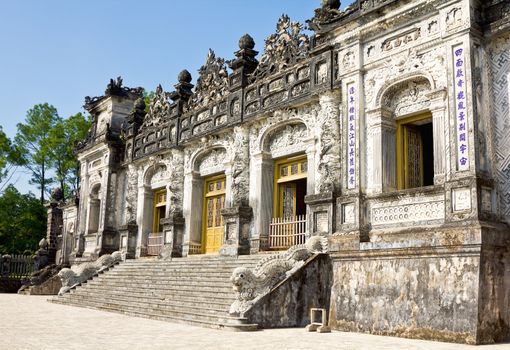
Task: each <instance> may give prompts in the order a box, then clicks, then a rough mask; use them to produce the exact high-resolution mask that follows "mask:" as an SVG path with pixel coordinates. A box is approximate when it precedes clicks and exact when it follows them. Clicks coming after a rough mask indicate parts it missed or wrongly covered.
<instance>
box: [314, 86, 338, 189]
mask: <svg viewBox="0 0 510 350" xmlns="http://www.w3.org/2000/svg"><path fill="white" fill-rule="evenodd" d="M319 104H320V107H321V109H320V112H319V120H318V123H317V131H318V143H317V156H316V157H315V162H316V163H315V164H316V165H317V173H316V178H315V193H321V192H329V191H331V192H334V193H335V192H339V191H340V182H341V180H340V179H341V174H340V128H339V114H340V110H339V106H340V92H339V91H330V92H328V93H325V94H323V95H321V96H320V99H319Z"/></svg>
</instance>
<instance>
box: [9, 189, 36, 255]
mask: <svg viewBox="0 0 510 350" xmlns="http://www.w3.org/2000/svg"><path fill="white" fill-rule="evenodd" d="M45 235H46V209H45V208H44V206H43V205H42V204H41V202H40V201H39V200H38V199H37V198H36V197H35V196H34V195H33V194H32V193H29V194H21V193H19V191H18V190H17V189H16V188H15V187H14V186H13V185H9V186H7V187H6V189H5V191H4V193H3V194H2V195H1V196H0V255H2V254H7V253H10V254H23V253H24V252H25V251H31V252H34V251H35V250H37V247H38V246H37V244H38V243H39V241H40V240H41V239H42V238H43V237H44V236H45Z"/></svg>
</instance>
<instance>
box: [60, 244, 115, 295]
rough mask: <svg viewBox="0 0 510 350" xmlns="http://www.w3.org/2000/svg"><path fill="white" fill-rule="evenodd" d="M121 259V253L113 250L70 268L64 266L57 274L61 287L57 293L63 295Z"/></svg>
mask: <svg viewBox="0 0 510 350" xmlns="http://www.w3.org/2000/svg"><path fill="white" fill-rule="evenodd" d="M121 261H122V254H121V253H120V252H113V253H112V254H111V255H110V254H106V255H103V256H101V257H100V258H99V259H97V260H96V261H93V262H86V263H82V264H79V265H74V266H72V267H71V268H70V269H68V268H65V269H62V270H60V272H59V273H58V276H59V277H60V280H61V281H62V288H60V291H59V292H58V295H63V294H64V293H66V292H68V291H69V290H71V289H72V288H74V287H76V286H77V285H79V284H81V283H83V282H85V281H87V280H89V279H90V278H92V277H94V276H95V275H97V274H98V273H101V272H103V271H104V270H106V269H108V268H110V267H112V266H114V265H115V264H118V263H119V262H121Z"/></svg>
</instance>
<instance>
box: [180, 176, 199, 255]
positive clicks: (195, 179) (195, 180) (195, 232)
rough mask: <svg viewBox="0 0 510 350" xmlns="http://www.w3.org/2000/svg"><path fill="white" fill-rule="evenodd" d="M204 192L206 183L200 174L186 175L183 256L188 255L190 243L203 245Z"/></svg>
mask: <svg viewBox="0 0 510 350" xmlns="http://www.w3.org/2000/svg"><path fill="white" fill-rule="evenodd" d="M203 191H204V181H203V179H202V178H201V177H200V174H199V173H198V172H196V171H191V172H189V173H187V174H185V175H184V198H183V202H184V206H183V216H184V221H185V226H184V236H183V240H182V256H187V255H188V253H189V244H190V241H195V242H197V243H199V242H200V243H201V237H202V209H203V208H202V205H203Z"/></svg>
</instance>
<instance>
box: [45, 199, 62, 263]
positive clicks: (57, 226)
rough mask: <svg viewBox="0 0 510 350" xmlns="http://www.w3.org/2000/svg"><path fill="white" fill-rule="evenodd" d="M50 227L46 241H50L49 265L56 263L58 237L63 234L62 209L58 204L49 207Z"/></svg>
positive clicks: (53, 203)
mask: <svg viewBox="0 0 510 350" xmlns="http://www.w3.org/2000/svg"><path fill="white" fill-rule="evenodd" d="M47 210H48V225H47V233H46V240H47V241H48V263H49V264H54V263H55V256H56V252H57V237H58V236H59V235H61V234H62V222H63V221H62V209H60V208H59V207H58V203H57V202H53V201H52V202H50V203H49V204H48V205H47Z"/></svg>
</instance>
